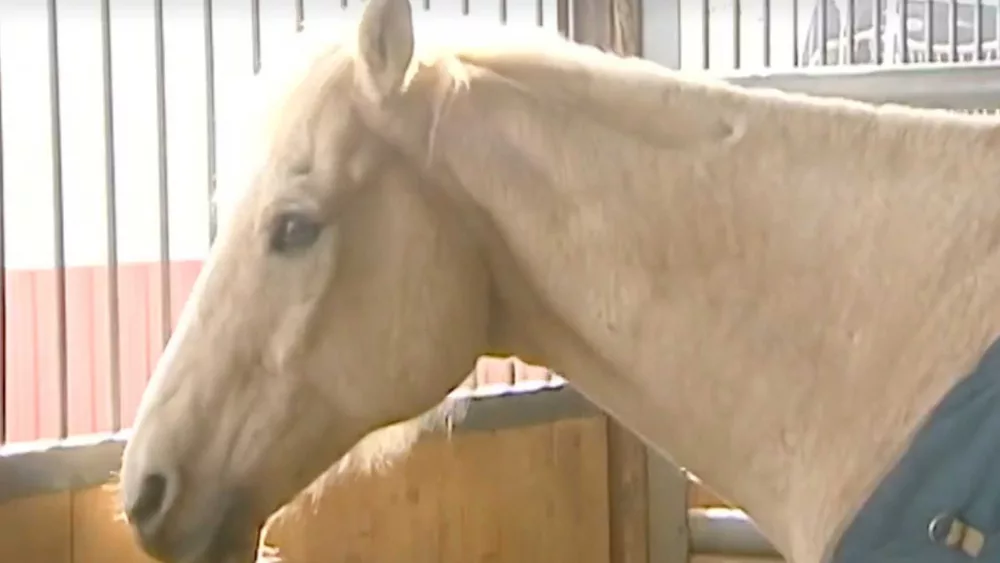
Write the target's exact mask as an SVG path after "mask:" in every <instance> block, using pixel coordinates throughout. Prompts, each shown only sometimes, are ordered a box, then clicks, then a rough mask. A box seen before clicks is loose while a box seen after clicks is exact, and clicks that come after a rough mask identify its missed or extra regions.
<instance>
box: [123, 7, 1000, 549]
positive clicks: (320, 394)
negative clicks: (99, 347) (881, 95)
mask: <svg viewBox="0 0 1000 563" xmlns="http://www.w3.org/2000/svg"><path fill="white" fill-rule="evenodd" d="M414 45H415V41H414V31H413V22H412V14H411V7H410V4H409V2H408V1H407V0H369V2H368V4H367V7H366V9H365V11H364V14H363V16H362V18H361V21H360V25H359V27H358V32H357V36H356V37H355V38H354V39H353V40H352V41H347V42H342V43H339V44H338V45H337V46H336V47H334V48H332V49H331V50H329V51H328V52H327V53H325V54H324V55H323V56H321V57H319V58H318V59H317V60H316V62H315V63H314V65H313V66H312V67H311V69H310V70H309V72H308V73H307V74H306V77H305V79H304V80H303V81H302V82H301V84H299V85H298V86H297V87H296V88H295V90H294V92H293V93H292V95H291V96H290V98H289V99H288V101H287V102H286V103H285V104H284V106H283V109H282V110H281V111H280V112H279V119H278V121H277V127H276V128H275V130H274V131H273V133H272V135H271V138H270V140H271V142H270V145H269V150H268V152H267V155H266V158H265V163H264V165H263V166H262V167H261V168H260V169H259V170H258V172H257V173H256V175H255V177H254V180H253V182H252V188H251V189H249V190H248V191H247V193H246V194H245V196H244V197H242V198H241V199H240V200H239V201H238V202H237V203H236V204H235V206H234V207H233V208H232V216H231V218H230V220H229V221H227V223H226V225H225V226H224V228H223V229H222V231H221V232H220V233H219V238H218V240H217V242H216V244H215V246H214V248H213V249H212V251H211V255H210V257H209V259H208V260H207V263H206V265H205V268H204V271H203V273H202V274H201V277H200V279H199V281H198V283H197V285H196V287H195V289H194V291H193V294H192V296H191V298H190V300H189V301H188V303H187V305H186V307H185V310H184V313H183V315H182V318H181V319H180V324H179V327H178V329H177V331H176V333H175V334H174V336H173V338H172V340H171V341H170V344H169V346H168V347H167V350H166V352H165V354H164V355H163V357H162V359H161V361H160V363H159V365H158V366H157V369H156V373H155V375H154V377H153V379H152V381H151V384H150V386H149V388H148V390H147V391H146V394H145V396H144V398H143V401H142V406H141V409H140V413H139V416H138V419H137V422H136V425H135V431H134V435H133V437H132V439H131V441H130V442H129V444H128V447H127V449H126V452H125V456H124V460H123V472H122V496H123V505H124V508H125V512H126V514H127V516H128V518H129V520H130V522H131V524H132V526H134V528H135V530H136V532H137V535H138V537H139V538H140V541H141V543H142V545H143V546H144V548H145V549H146V550H147V551H148V552H149V553H150V554H152V555H154V556H156V557H159V558H160V559H161V560H163V561H177V562H185V563H200V562H205V563H207V562H213V563H216V562H219V561H248V560H251V559H252V557H253V554H254V550H255V538H256V535H257V533H258V530H259V528H260V526H261V525H262V523H263V522H265V520H266V519H267V517H268V516H269V515H270V514H272V513H273V512H274V511H275V510H276V509H278V508H279V507H281V506H283V505H285V504H286V503H287V502H289V500H290V499H293V498H294V497H295V496H296V495H297V494H298V493H299V492H300V491H301V490H303V488H305V487H307V486H308V485H309V484H310V483H311V482H313V481H314V480H316V479H317V477H318V476H320V475H322V474H323V473H324V472H325V471H327V470H328V468H330V467H331V466H332V465H337V462H338V460H342V459H343V456H344V455H345V453H346V452H348V451H351V450H352V449H353V451H354V454H352V455H355V454H356V455H355V459H363V458H364V456H365V455H369V454H371V455H370V456H369V457H379V456H380V455H381V453H384V452H386V451H389V452H392V451H396V450H399V449H403V448H405V447H406V446H407V445H408V444H409V443H410V442H411V441H412V439H411V438H412V436H413V435H414V432H406V431H398V432H388V431H386V432H377V433H375V434H372V432H374V431H376V430H378V429H381V428H385V427H387V426H390V425H393V424H396V423H400V421H408V420H411V419H413V422H409V423H405V424H403V425H402V426H396V427H395V428H397V429H399V428H409V429H411V430H412V429H415V428H417V427H418V426H419V425H420V424H422V421H423V420H425V418H423V417H420V416H419V415H420V414H421V413H425V412H429V411H430V412H437V410H436V409H435V408H434V407H435V405H437V404H439V403H440V402H441V400H442V398H443V397H445V396H446V394H447V393H448V392H449V391H450V390H451V389H452V388H454V387H455V386H456V385H457V384H458V383H459V382H460V381H461V380H462V379H463V378H464V377H465V376H466V375H467V374H468V373H469V370H470V368H471V367H472V365H473V364H474V362H475V360H476V358H477V357H478V356H480V355H481V354H484V353H504V354H516V355H518V356H520V357H522V358H524V359H526V360H528V361H531V362H533V363H538V364H542V365H546V366H550V367H552V368H553V369H555V370H557V371H559V372H560V373H562V374H565V375H566V376H567V378H568V379H569V380H570V381H571V382H572V384H573V385H574V386H575V387H576V388H577V389H579V390H580V391H581V392H582V393H584V394H585V395H586V396H587V397H589V398H590V399H591V400H593V401H594V402H595V403H596V404H597V405H599V406H600V407H602V408H603V409H605V410H606V411H608V412H609V413H610V414H611V415H612V416H613V417H615V418H616V419H617V420H619V421H620V422H621V423H622V424H624V425H625V426H627V427H628V428H629V429H631V430H632V431H634V432H635V433H636V434H638V435H639V436H641V437H642V438H643V439H644V440H645V441H646V442H647V443H648V444H650V445H651V446H652V447H654V448H655V449H656V450H658V451H659V452H661V453H664V454H668V455H670V456H671V457H672V458H673V459H674V460H676V461H677V462H679V463H680V464H682V465H683V466H685V467H687V468H690V469H691V470H692V471H693V472H694V473H695V474H697V475H698V476H699V477H701V478H702V479H704V480H705V481H706V482H708V483H709V484H710V485H711V486H712V487H713V488H714V489H716V490H717V491H718V492H719V493H720V494H721V495H722V496H724V497H726V498H727V499H729V500H731V501H733V502H734V503H737V504H739V505H740V506H742V507H744V508H745V509H746V510H747V512H748V513H749V514H750V516H751V517H752V518H753V519H754V520H755V522H756V523H757V525H758V526H759V528H760V529H761V531H762V533H763V534H764V535H765V536H766V537H767V538H768V539H769V540H770V541H771V542H772V543H773V544H774V545H775V546H776V547H777V548H778V550H779V551H780V552H781V553H782V554H783V555H784V556H785V557H786V558H788V559H789V560H790V561H793V562H795V563H819V562H821V561H835V562H837V563H841V562H844V563H868V562H876V561H877V562H879V563H882V562H884V561H889V560H892V561H895V560H897V559H898V560H906V561H914V560H918V558H917V555H916V554H918V553H919V554H921V555H920V557H925V558H924V559H919V560H920V561H947V562H951V561H960V560H963V559H962V558H964V557H972V556H974V555H979V556H980V558H987V559H990V560H993V559H992V558H995V557H996V551H993V549H995V548H993V547H991V546H992V545H993V544H995V543H997V542H991V541H990V537H989V536H990V535H991V534H993V533H995V532H996V531H997V530H998V529H1000V523H998V521H997V519H998V518H1000V500H998V499H1000V491H998V490H997V487H995V486H992V484H993V483H1000V478H992V479H991V476H993V475H1000V473H997V471H998V469H1000V467H998V465H1000V449H998V440H1000V438H998V430H1000V428H998V427H1000V408H998V407H1000V398H998V397H997V393H998V386H1000V382H998V381H997V378H998V377H1000V375H998V374H997V373H996V372H991V371H989V370H975V367H976V365H977V363H978V362H979V360H980V358H982V357H983V355H984V352H985V351H986V350H987V349H988V347H989V345H990V343H991V342H992V341H993V340H994V338H996V336H997V333H998V329H1000V254H998V244H1000V126H998V122H997V121H996V120H994V119H991V118H987V117H983V116H962V115H954V114H950V113H945V112H935V111H923V110H915V109H905V108H889V107H882V108H877V107H873V106H870V105H864V104H860V103H852V102H847V101H843V100H820V99H815V98H809V97H804V96H793V95H785V94H781V93H778V92H770V91H768V92H764V91H750V90H746V89H741V88H737V87H733V86H729V85H726V84H723V83H721V82H715V81H710V80H707V79H700V78H694V77H690V76H684V75H680V74H676V73H673V72H670V71H668V70H666V69H663V68H661V67H658V66H657V65H655V64H653V63H650V62H645V61H641V60H634V59H633V60H626V59H622V58H619V57H616V56H614V55H611V54H603V53H601V52H599V51H598V50H596V49H593V48H589V47H586V46H580V45H575V44H572V43H569V42H566V41H563V40H561V39H557V38H555V37H553V38H552V39H550V40H547V41H535V42H530V43H516V44H515V43H514V42H508V43H505V44H504V43H502V44H499V45H494V46H478V47H474V46H470V45H461V46H458V47H455V48H450V49H449V48H445V49H440V50H429V49H423V48H421V49H416V48H415V46H414ZM997 361H1000V360H997V359H995V358H992V357H989V358H987V360H986V361H985V363H984V365H986V366H987V367H989V366H990V365H992V364H995V363H997ZM969 373H974V374H975V375H972V376H971V377H968V374H969ZM365 436H368V438H366V440H367V441H363V442H362V444H366V445H367V446H366V447H364V448H362V449H361V450H357V449H354V448H355V446H356V445H357V444H358V442H359V440H362V438H363V437H365ZM359 451H361V452H362V453H361V454H357V452H359ZM366 452H367V453H366ZM372 452H374V453H372ZM358 456H360V457H358ZM991 553H992V554H993V555H992V556H991V555H989V554H991Z"/></svg>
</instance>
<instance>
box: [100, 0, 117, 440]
mask: <svg viewBox="0 0 1000 563" xmlns="http://www.w3.org/2000/svg"><path fill="white" fill-rule="evenodd" d="M101 71H102V73H101V74H102V77H103V94H104V176H105V178H104V201H105V210H106V211H105V213H106V214H107V221H108V223H107V231H106V232H107V234H106V248H107V252H108V378H109V381H108V400H109V406H110V408H111V428H112V430H114V431H115V432H117V431H118V430H121V427H122V413H121V409H122V400H121V379H122V374H121V353H120V347H121V334H120V331H121V326H120V318H119V309H118V208H117V202H118V194H117V184H116V178H115V109H114V81H113V74H112V68H111V1H110V0H101Z"/></svg>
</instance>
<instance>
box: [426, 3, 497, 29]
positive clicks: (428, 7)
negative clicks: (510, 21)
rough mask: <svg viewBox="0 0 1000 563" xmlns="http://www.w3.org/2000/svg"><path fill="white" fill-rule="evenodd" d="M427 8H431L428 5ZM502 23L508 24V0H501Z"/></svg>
mask: <svg viewBox="0 0 1000 563" xmlns="http://www.w3.org/2000/svg"><path fill="white" fill-rule="evenodd" d="M424 1H425V2H426V3H428V4H429V3H430V0H424ZM425 9H428V10H429V9H430V6H427V7H426V8H425ZM500 23H501V24H503V25H506V24H507V0H500Z"/></svg>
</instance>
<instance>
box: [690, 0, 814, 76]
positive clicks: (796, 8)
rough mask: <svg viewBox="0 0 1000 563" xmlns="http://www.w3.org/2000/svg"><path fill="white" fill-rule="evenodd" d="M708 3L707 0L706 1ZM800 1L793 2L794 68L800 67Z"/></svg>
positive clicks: (793, 0)
mask: <svg viewBox="0 0 1000 563" xmlns="http://www.w3.org/2000/svg"><path fill="white" fill-rule="evenodd" d="M706 1H707V0H706ZM799 53H800V51H799V0H792V66H793V67H797V66H799V63H800V61H799Z"/></svg>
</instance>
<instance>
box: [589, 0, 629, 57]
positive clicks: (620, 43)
mask: <svg viewBox="0 0 1000 563" xmlns="http://www.w3.org/2000/svg"><path fill="white" fill-rule="evenodd" d="M572 26H573V27H572V35H571V37H572V38H573V40H574V41H576V42H578V43H587V44H588V45H594V46H596V47H600V48H601V49H604V50H606V51H614V52H615V53H618V54H619V55H624V56H642V0H573V9H572Z"/></svg>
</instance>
